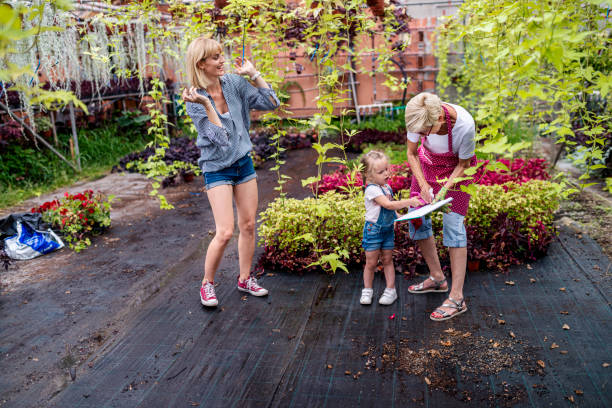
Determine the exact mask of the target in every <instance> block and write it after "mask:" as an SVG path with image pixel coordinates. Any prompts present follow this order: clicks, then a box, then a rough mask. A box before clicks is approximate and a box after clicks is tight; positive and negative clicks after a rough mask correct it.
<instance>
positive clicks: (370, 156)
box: [359, 150, 389, 186]
mask: <svg viewBox="0 0 612 408" xmlns="http://www.w3.org/2000/svg"><path fill="white" fill-rule="evenodd" d="M379 160H386V161H387V163H388V162H389V158H388V157H387V155H386V154H385V153H384V152H381V151H380V150H370V151H369V152H367V153H366V154H364V155H363V156H361V160H360V161H359V162H360V163H361V166H362V174H361V175H362V177H363V183H364V186H365V181H366V178H367V177H368V175H370V174H371V173H372V168H373V167H374V162H376V161H379Z"/></svg>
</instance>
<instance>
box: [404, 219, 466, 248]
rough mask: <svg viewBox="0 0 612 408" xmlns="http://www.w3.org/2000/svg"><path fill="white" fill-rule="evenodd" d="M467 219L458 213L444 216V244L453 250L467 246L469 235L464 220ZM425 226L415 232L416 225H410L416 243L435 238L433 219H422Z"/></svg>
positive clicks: (411, 235)
mask: <svg viewBox="0 0 612 408" xmlns="http://www.w3.org/2000/svg"><path fill="white" fill-rule="evenodd" d="M464 219H465V217H464V216H463V215H461V214H457V213H456V212H450V213H444V214H442V244H443V245H444V246H447V247H451V248H463V247H466V246H467V233H466V231H465V224H464V223H463V220H464ZM421 221H422V222H423V224H422V225H421V226H420V227H419V228H418V229H417V230H416V231H415V230H414V225H412V223H411V222H410V223H408V224H409V225H408V228H409V229H410V237H411V238H412V239H413V240H415V241H420V240H422V239H427V238H429V237H431V236H433V229H432V227H431V218H429V217H421Z"/></svg>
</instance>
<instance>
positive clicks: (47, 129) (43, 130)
mask: <svg viewBox="0 0 612 408" xmlns="http://www.w3.org/2000/svg"><path fill="white" fill-rule="evenodd" d="M34 125H35V126H36V131H37V132H38V134H39V135H41V136H43V137H45V138H50V137H51V136H52V135H53V124H52V123H51V120H50V119H49V118H48V117H46V116H37V117H35V118H34Z"/></svg>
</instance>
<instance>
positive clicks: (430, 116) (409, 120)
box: [405, 92, 442, 133]
mask: <svg viewBox="0 0 612 408" xmlns="http://www.w3.org/2000/svg"><path fill="white" fill-rule="evenodd" d="M441 114H442V102H441V101H440V98H439V97H438V95H434V94H432V93H429V92H421V93H420V94H418V95H416V96H415V97H413V98H412V99H410V100H409V101H408V103H407V104H406V114H405V118H406V130H407V131H408V132H414V133H419V132H421V131H422V130H423V129H425V128H427V127H430V126H433V125H435V124H436V123H437V122H438V118H439V117H440V115H441Z"/></svg>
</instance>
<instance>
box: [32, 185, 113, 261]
mask: <svg viewBox="0 0 612 408" xmlns="http://www.w3.org/2000/svg"><path fill="white" fill-rule="evenodd" d="M113 198H114V196H112V195H111V196H108V197H107V196H105V195H103V194H102V193H100V192H98V193H94V192H93V190H85V191H84V192H82V193H77V194H70V193H64V197H62V198H61V199H59V200H58V199H55V200H53V201H47V202H45V203H43V204H42V205H41V206H39V207H35V208H32V210H31V211H32V212H33V213H35V212H38V213H41V214H42V218H43V220H44V221H45V222H48V223H50V224H51V225H53V228H55V229H58V230H59V231H60V233H61V234H62V236H63V238H64V240H65V241H66V242H67V243H68V245H69V246H70V248H72V249H74V250H75V251H76V252H79V251H80V250H82V249H84V248H86V247H88V246H89V245H91V241H90V239H89V236H90V235H96V234H99V233H101V232H102V231H104V230H105V229H106V228H108V227H109V226H110V223H111V219H110V210H111V202H112V200H113Z"/></svg>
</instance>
